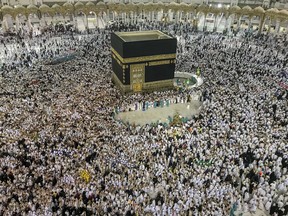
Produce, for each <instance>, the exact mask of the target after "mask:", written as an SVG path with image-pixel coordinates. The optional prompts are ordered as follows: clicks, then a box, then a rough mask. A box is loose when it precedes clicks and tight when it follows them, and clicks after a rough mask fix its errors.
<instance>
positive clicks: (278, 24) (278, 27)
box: [275, 19, 281, 34]
mask: <svg viewBox="0 0 288 216" xmlns="http://www.w3.org/2000/svg"><path fill="white" fill-rule="evenodd" d="M280 23H281V22H280V20H278V19H277V21H276V27H275V34H279V31H280Z"/></svg>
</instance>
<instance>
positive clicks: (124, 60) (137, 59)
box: [111, 48, 176, 64]
mask: <svg viewBox="0 0 288 216" xmlns="http://www.w3.org/2000/svg"><path fill="white" fill-rule="evenodd" d="M111 51H112V53H113V54H114V55H115V56H116V57H117V59H119V60H120V61H121V63H122V64H127V63H136V62H150V61H155V60H158V61H159V60H165V59H175V58H176V54H175V53H173V54H162V55H151V56H139V57H132V58H122V57H121V56H120V54H119V53H118V52H117V51H116V50H115V49H113V48H111ZM113 57H114V56H113ZM118 63H119V62H118Z"/></svg>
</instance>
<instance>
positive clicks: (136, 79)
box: [130, 64, 145, 92]
mask: <svg viewBox="0 0 288 216" xmlns="http://www.w3.org/2000/svg"><path fill="white" fill-rule="evenodd" d="M144 79H145V64H132V65H130V83H131V88H132V90H133V91H134V92H139V91H142V86H143V83H144V82H145V80H144Z"/></svg>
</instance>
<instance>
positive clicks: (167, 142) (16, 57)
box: [0, 22, 288, 216]
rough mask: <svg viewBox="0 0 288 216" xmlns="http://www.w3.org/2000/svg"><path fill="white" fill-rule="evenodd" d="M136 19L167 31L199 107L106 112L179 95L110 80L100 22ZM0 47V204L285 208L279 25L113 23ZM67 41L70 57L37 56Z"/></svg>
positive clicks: (224, 210)
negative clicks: (123, 116) (126, 117)
mask: <svg viewBox="0 0 288 216" xmlns="http://www.w3.org/2000/svg"><path fill="white" fill-rule="evenodd" d="M148 29H158V30H162V31H164V32H167V33H169V34H170V35H172V36H177V37H178V38H179V42H178V49H177V52H178V53H177V64H176V70H178V71H185V72H191V73H195V72H196V69H197V68H198V67H200V68H201V74H202V77H203V79H204V84H203V85H202V86H200V87H198V88H195V89H193V90H189V91H198V92H201V98H202V101H203V106H202V110H201V111H200V114H199V115H197V116H193V117H191V119H190V120H189V121H188V122H186V123H183V124H180V125H178V126H174V128H169V127H168V128H165V127H164V126H163V125H161V124H159V125H157V126H155V125H145V126H137V125H132V124H131V125H125V124H122V123H120V122H118V121H115V119H114V118H113V111H114V108H115V107H117V106H118V107H121V106H123V105H125V104H133V103H136V102H141V101H145V100H157V99H159V98H160V99H161V98H162V99H165V98H168V97H174V96H177V95H179V94H183V95H185V90H183V91H181V92H179V91H177V90H170V91H162V92H153V93H143V94H140V93H137V94H130V95H122V94H121V93H120V92H119V90H117V88H116V87H115V86H114V84H113V83H112V82H111V73H112V69H111V54H110V33H111V31H121V30H125V31H132V30H148ZM1 47H2V48H1V50H0V52H1V56H2V61H3V62H4V63H3V64H2V67H1V71H0V73H1V77H0V122H1V125H0V182H1V183H0V194H1V196H0V215H20V214H29V215H54V214H56V215H81V214H86V215H149V214H150V215H195V216H196V215H215V216H221V215H228V214H231V215H232V214H233V212H232V210H233V211H234V210H236V211H237V212H242V213H245V212H250V213H254V212H255V211H256V210H257V209H260V210H261V211H263V212H265V213H267V214H270V215H278V216H280V215H287V214H288V192H287V191H288V190H287V189H288V173H287V168H288V145H287V140H288V126H287V121H288V106H287V98H288V93H287V59H288V53H287V50H288V40H287V35H286V36H285V35H284V36H273V35H243V36H237V37H234V36H233V37H228V36H226V35H222V34H219V33H203V32H195V31H193V30H192V27H191V25H190V24H181V23H178V24H171V25H167V24H166V25H163V24H160V23H156V22H148V23H145V24H133V25H128V24H123V23H122V24H121V23H120V24H119V23H117V24H115V25H114V26H112V27H110V28H106V29H103V30H99V29H97V30H96V31H94V32H92V33H91V32H90V34H74V35H66V34H65V33H63V35H62V36H61V37H59V36H58V37H54V36H53V34H51V33H49V34H45V35H42V36H38V37H36V38H32V39H31V38H30V39H19V38H11V37H10V38H2V40H1ZM71 50H72V51H77V53H78V56H77V58H76V59H73V60H71V61H67V62H63V63H62V64H56V65H49V64H44V63H45V62H47V60H49V59H51V58H55V57H57V56H61V55H65V54H67V53H70V52H71ZM186 93H187V92H186ZM189 93H191V92H189ZM157 109H161V108H157ZM169 131H170V132H171V131H172V132H171V133H170V132H169ZM174 131H176V132H177V133H174ZM83 170H85V172H86V174H87V175H88V176H89V178H88V180H87V179H86V180H85V179H84V178H83V176H81V172H82V171H83Z"/></svg>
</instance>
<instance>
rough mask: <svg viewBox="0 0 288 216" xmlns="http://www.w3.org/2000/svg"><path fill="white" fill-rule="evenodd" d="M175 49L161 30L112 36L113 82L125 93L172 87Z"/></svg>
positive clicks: (175, 44)
mask: <svg viewBox="0 0 288 216" xmlns="http://www.w3.org/2000/svg"><path fill="white" fill-rule="evenodd" d="M176 46H177V39H176V38H173V37H170V36H168V35H166V34H164V33H162V32H160V31H137V32H115V33H112V34H111V51H112V70H113V73H112V80H113V82H114V83H115V84H116V85H117V86H118V87H119V88H120V90H121V91H122V92H123V93H127V92H141V91H154V90H161V89H170V88H173V78H174V71H175V63H176Z"/></svg>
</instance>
